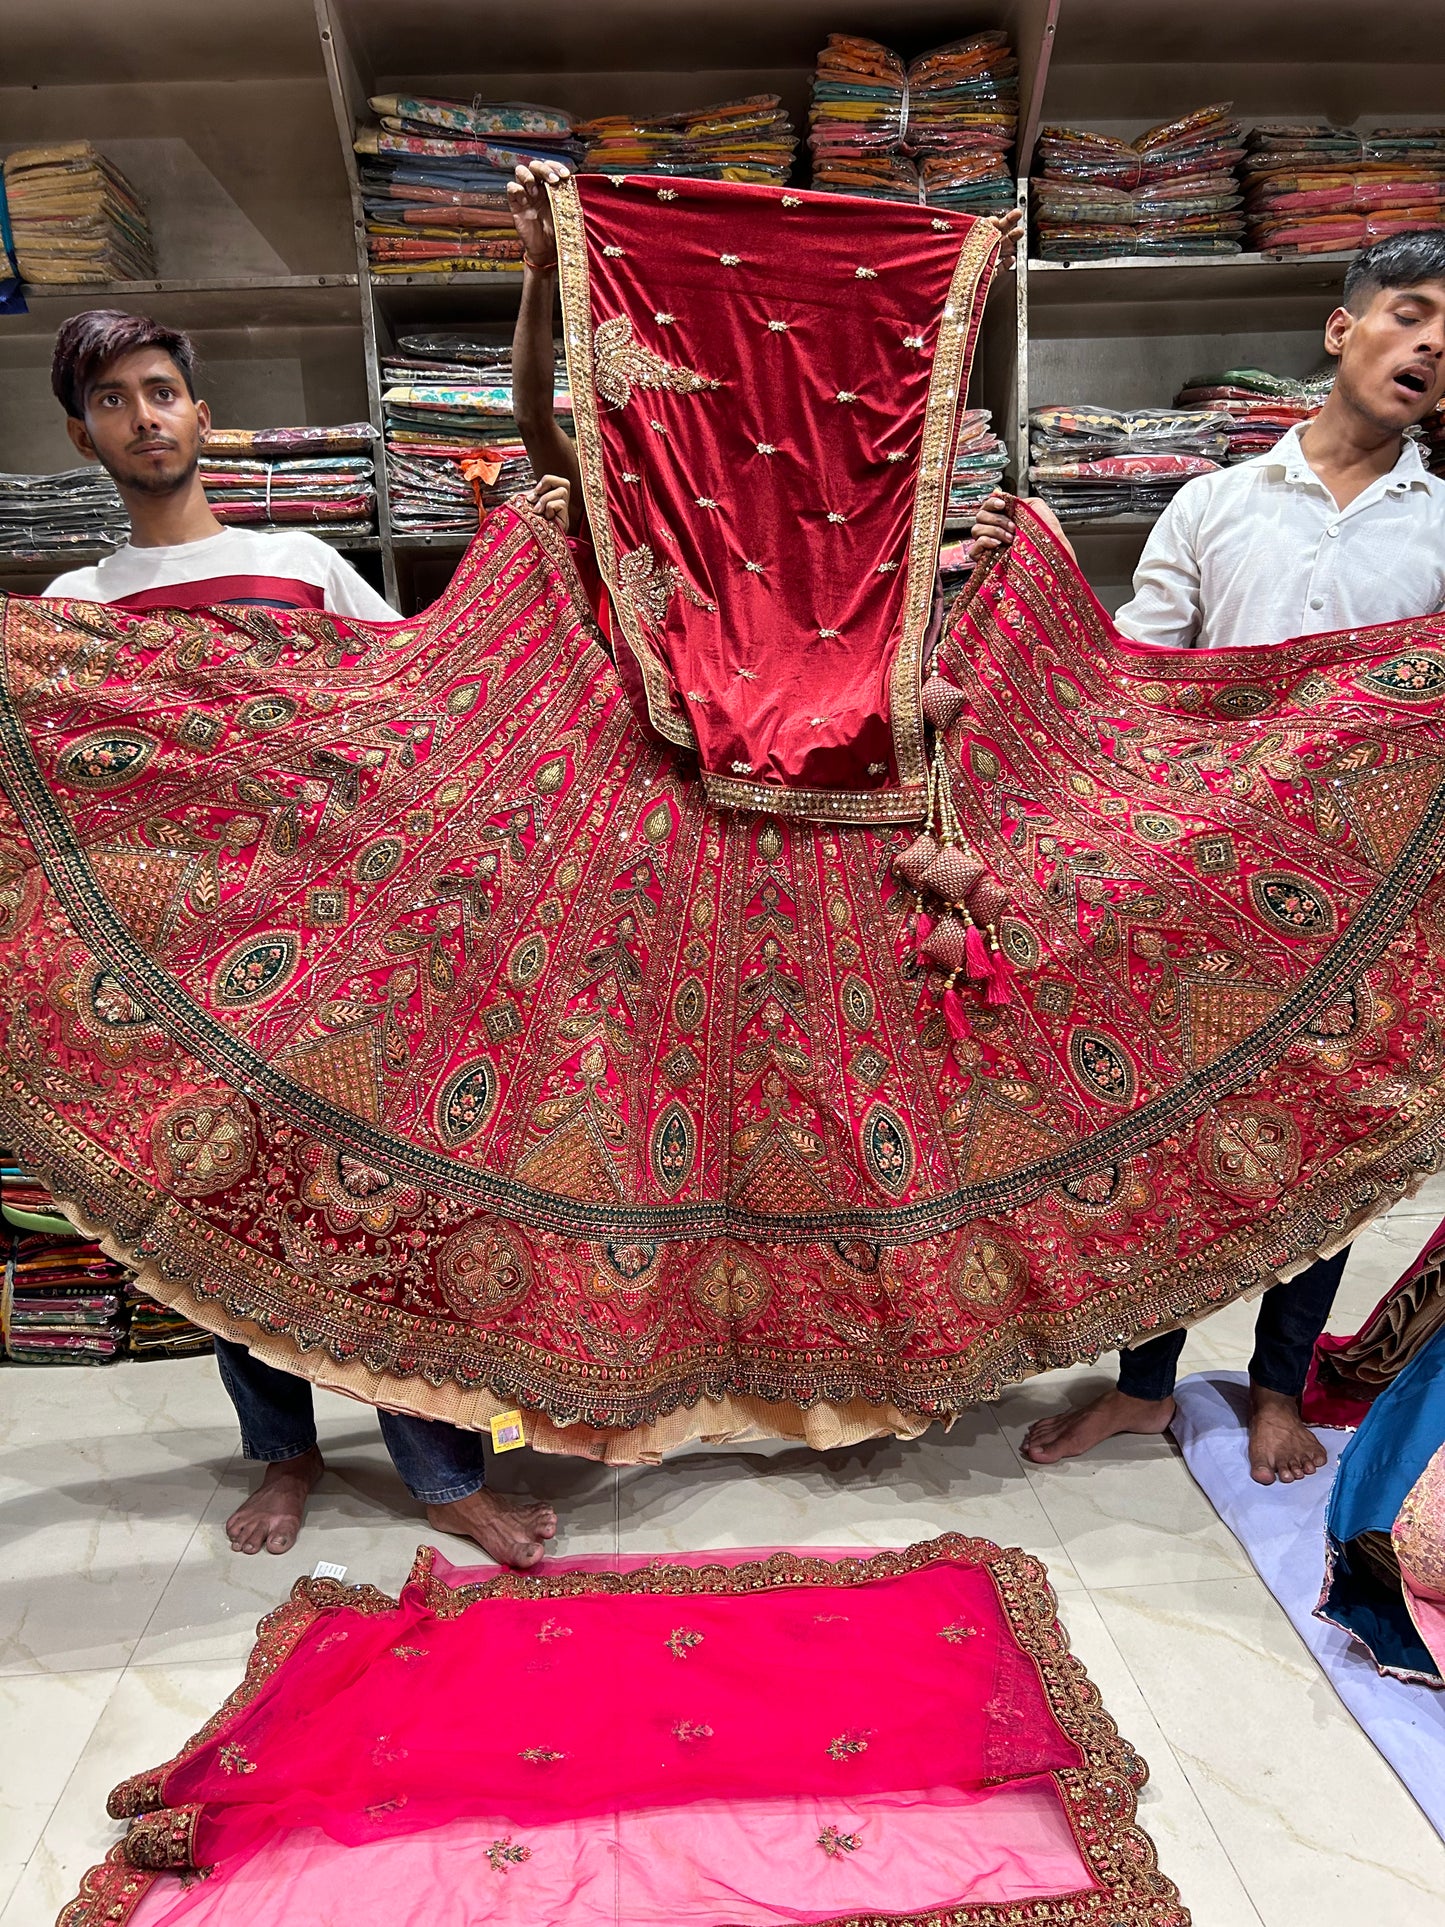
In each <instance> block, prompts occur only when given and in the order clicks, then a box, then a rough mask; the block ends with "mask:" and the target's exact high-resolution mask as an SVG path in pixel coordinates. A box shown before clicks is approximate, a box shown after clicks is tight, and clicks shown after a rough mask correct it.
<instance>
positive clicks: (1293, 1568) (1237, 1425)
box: [1170, 1372, 1445, 1839]
mask: <svg viewBox="0 0 1445 1927" xmlns="http://www.w3.org/2000/svg"><path fill="white" fill-rule="evenodd" d="M1248 1384H1249V1381H1248V1379H1247V1378H1246V1376H1245V1374H1244V1373H1243V1372H1197V1373H1195V1374H1194V1375H1193V1376H1192V1377H1190V1378H1186V1379H1183V1380H1181V1381H1180V1384H1179V1386H1178V1388H1177V1390H1176V1392H1175V1395H1174V1396H1175V1399H1176V1402H1177V1404H1178V1411H1177V1412H1176V1414H1175V1418H1174V1423H1173V1425H1172V1427H1171V1428H1170V1429H1171V1430H1172V1432H1173V1434H1174V1438H1175V1440H1176V1441H1177V1443H1178V1445H1179V1448H1180V1450H1181V1451H1182V1452H1183V1454H1184V1462H1185V1464H1186V1465H1187V1466H1188V1467H1189V1470H1190V1471H1191V1472H1192V1473H1193V1475H1194V1477H1195V1479H1196V1480H1197V1481H1198V1483H1199V1484H1200V1486H1202V1487H1203V1489H1204V1491H1205V1493H1206V1494H1207V1496H1208V1498H1209V1500H1210V1502H1211V1504H1212V1505H1213V1506H1214V1509H1215V1511H1216V1512H1217V1513H1218V1514H1219V1516H1220V1518H1221V1519H1223V1521H1224V1523H1225V1524H1226V1525H1227V1526H1228V1527H1229V1529H1230V1531H1231V1532H1232V1533H1233V1534H1234V1536H1235V1538H1236V1539H1238V1541H1239V1543H1240V1545H1241V1546H1243V1548H1244V1550H1245V1551H1246V1552H1247V1553H1248V1554H1249V1557H1250V1560H1251V1562H1252V1563H1253V1565H1254V1568H1255V1570H1256V1572H1258V1574H1259V1576H1260V1578H1261V1579H1262V1580H1263V1581H1264V1583H1265V1584H1266V1585H1267V1586H1268V1587H1269V1589H1270V1591H1271V1592H1272V1593H1273V1594H1274V1596H1275V1598H1276V1599H1277V1600H1278V1601H1279V1603H1280V1605H1281V1606H1283V1607H1284V1610H1285V1611H1286V1612H1287V1613H1288V1614H1289V1617H1290V1619H1291V1620H1292V1622H1293V1624H1294V1627H1295V1630H1296V1631H1297V1632H1298V1633H1299V1635H1300V1637H1301V1639H1303V1640H1304V1642H1305V1644H1306V1646H1308V1647H1309V1649H1310V1651H1311V1653H1313V1654H1314V1656H1315V1659H1316V1660H1317V1661H1318V1662H1319V1665H1320V1667H1321V1669H1322V1671H1323V1672H1324V1674H1325V1677H1326V1678H1327V1679H1328V1680H1329V1682H1330V1684H1331V1685H1332V1686H1333V1687H1334V1689H1335V1691H1336V1692H1337V1693H1338V1694H1339V1696H1340V1698H1341V1699H1342V1700H1343V1701H1344V1703H1345V1705H1346V1706H1347V1707H1348V1708H1349V1709H1350V1712H1351V1713H1352V1714H1353V1715H1354V1717H1355V1718H1356V1719H1357V1720H1358V1721H1359V1723H1360V1725H1361V1726H1362V1727H1363V1728H1364V1730H1365V1732H1366V1733H1367V1734H1368V1735H1369V1737H1370V1739H1371V1740H1372V1741H1373V1742H1374V1744H1375V1745H1376V1746H1377V1747H1378V1748H1379V1750H1380V1752H1381V1753H1383V1754H1384V1756H1385V1758H1386V1759H1387V1760H1388V1761H1389V1762H1390V1765H1391V1766H1392V1767H1393V1768H1394V1769H1395V1771H1396V1773H1398V1774H1399V1776H1400V1778H1401V1779H1402V1780H1403V1781H1404V1783H1405V1785H1406V1786H1407V1787H1408V1789H1409V1790H1410V1792H1411V1794H1412V1795H1413V1796H1414V1798H1415V1799H1416V1801H1417V1802H1418V1803H1419V1805H1420V1807H1421V1808H1422V1809H1423V1810H1424V1813H1425V1816H1426V1818H1427V1819H1428V1820H1429V1821H1430V1824H1431V1825H1432V1826H1433V1827H1434V1829H1435V1831H1436V1832H1437V1833H1438V1834H1439V1835H1440V1836H1441V1838H1442V1839H1445V1766H1442V1762H1445V1691H1437V1690H1436V1689H1435V1688H1433V1687H1429V1686H1411V1685H1407V1684H1406V1683H1405V1681H1403V1680H1398V1679H1389V1678H1386V1677H1385V1676H1384V1675H1382V1674H1380V1673H1379V1672H1377V1671H1376V1670H1375V1666H1374V1664H1373V1662H1372V1661H1371V1660H1370V1658H1369V1657H1368V1655H1367V1654H1366V1652H1365V1650H1364V1648H1363V1647H1362V1646H1359V1645H1357V1644H1356V1642H1355V1641H1354V1640H1352V1639H1350V1638H1349V1637H1348V1635H1347V1634H1345V1633H1342V1632H1341V1631H1340V1630H1339V1629H1338V1628H1337V1627H1335V1626H1327V1625H1326V1624H1325V1623H1324V1621H1323V1620H1320V1619H1316V1618H1315V1616H1314V1608H1315V1605H1316V1602H1317V1601H1318V1599H1319V1596H1320V1588H1321V1586H1322V1585H1323V1583H1324V1560H1325V1507H1326V1505H1327V1503H1328V1501H1329V1496H1330V1485H1331V1483H1332V1481H1333V1479H1334V1471H1335V1463H1336V1461H1337V1460H1338V1458H1339V1456H1340V1453H1341V1451H1342V1450H1343V1448H1344V1445H1345V1441H1346V1439H1347V1438H1348V1437H1349V1434H1348V1433H1347V1432H1333V1431H1328V1432H1327V1431H1321V1432H1319V1433H1318V1434H1317V1436H1318V1438H1319V1441H1320V1443H1321V1444H1322V1445H1323V1446H1324V1447H1325V1449H1326V1450H1327V1451H1328V1453H1329V1455H1330V1462H1329V1464H1328V1466H1326V1468H1325V1469H1324V1470H1323V1471H1322V1472H1317V1473H1316V1474H1315V1476H1314V1477H1313V1478H1312V1479H1301V1480H1300V1481H1299V1483H1298V1484H1297V1485H1272V1486H1264V1485H1256V1484H1255V1483H1254V1481H1253V1479H1251V1478H1250V1476H1249V1462H1248V1459H1247V1458H1246V1456H1245V1411H1246V1407H1247V1402H1248V1396H1249V1394H1248Z"/></svg>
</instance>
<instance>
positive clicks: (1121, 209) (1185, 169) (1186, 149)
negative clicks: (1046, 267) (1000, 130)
mask: <svg viewBox="0 0 1445 1927" xmlns="http://www.w3.org/2000/svg"><path fill="white" fill-rule="evenodd" d="M1242 132H1243V130H1242V129H1241V127H1240V124H1239V122H1238V121H1236V120H1234V119H1232V118H1231V111H1230V103H1229V102H1228V101H1223V102H1220V103H1218V104H1216V105H1214V106H1211V107H1201V108H1199V109H1198V110H1197V111H1196V112H1194V113H1192V114H1185V115H1183V116H1182V117H1181V118H1179V119H1178V120H1171V121H1164V122H1163V123H1161V125H1160V126H1158V127H1151V128H1150V129H1149V131H1148V132H1147V133H1144V134H1141V135H1140V136H1139V137H1138V139H1137V140H1132V141H1123V140H1118V139H1116V138H1115V137H1114V136H1112V135H1108V134H1096V133H1091V132H1089V131H1087V130H1086V129H1082V128H1076V127H1046V128H1044V129H1043V130H1042V132H1041V133H1040V135H1039V167H1038V178H1037V180H1036V182H1035V184H1034V209H1035V216H1036V226H1037V231H1038V247H1039V253H1040V254H1041V255H1042V256H1043V258H1044V259H1045V260H1047V261H1087V260H1093V259H1098V258H1101V257H1105V256H1108V255H1114V254H1237V253H1238V252H1239V249H1240V243H1241V238H1242V236H1243V234H1244V217H1243V215H1242V213H1241V212H1240V207H1241V197H1240V191H1239V181H1238V178H1237V176H1236V174H1235V167H1236V164H1237V163H1238V162H1239V160H1240V159H1241V158H1242V156H1243V153H1244V149H1243V147H1242V146H1241V145H1240V142H1241V138H1242Z"/></svg>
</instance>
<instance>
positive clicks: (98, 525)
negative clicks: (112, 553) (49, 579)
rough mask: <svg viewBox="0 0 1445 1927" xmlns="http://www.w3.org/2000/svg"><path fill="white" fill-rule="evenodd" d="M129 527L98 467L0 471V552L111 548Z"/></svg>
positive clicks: (22, 553) (111, 484) (112, 487)
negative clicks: (44, 471) (39, 472)
mask: <svg viewBox="0 0 1445 1927" xmlns="http://www.w3.org/2000/svg"><path fill="white" fill-rule="evenodd" d="M129 530H130V517H129V516H128V515H127V514H126V511H125V504H124V503H123V502H122V501H121V499H120V496H119V495H118V494H117V492H116V486H115V483H114V482H113V481H112V480H111V479H110V477H109V476H108V475H107V474H106V472H105V470H104V469H103V468H100V467H99V466H97V465H94V464H92V465H90V466H88V467H85V468H67V469H62V470H61V471H60V472H59V473H58V474H56V475H0V556H17V557H21V558H24V557H27V556H38V555H48V554H50V553H51V552H52V551H55V550H60V551H62V552H63V551H65V550H67V549H95V548H115V547H116V546H117V545H118V544H119V543H121V542H123V541H124V540H125V538H126V536H127V534H128V533H129Z"/></svg>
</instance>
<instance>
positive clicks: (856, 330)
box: [552, 175, 998, 823]
mask: <svg viewBox="0 0 1445 1927" xmlns="http://www.w3.org/2000/svg"><path fill="white" fill-rule="evenodd" d="M552 203H553V210H554V214H555V217H556V225H557V241H558V250H559V254H560V261H561V282H562V300H563V310H564V319H565V328H566V340H567V364H568V370H569V375H570V379H571V383H572V392H573V398H574V406H575V409H576V420H577V442H578V450H579V453H580V456H581V461H582V474H583V482H584V487H585V491H586V497H587V515H588V520H589V523H590V525H591V530H592V539H593V542H594V545H595V547H596V552H597V558H598V562H599V565H600V567H601V571H602V574H603V577H604V579H605V581H606V584H607V588H608V591H609V593H610V596H611V600H612V604H613V607H614V609H615V610H616V612H617V617H618V627H619V629H620V632H621V633H620V635H619V636H618V637H617V643H618V647H619V649H621V650H625V651H627V652H628V653H630V655H631V656H632V658H633V659H634V660H635V662H636V664H637V666H638V669H639V670H640V672H641V678H642V683H643V687H644V691H645V696H646V702H647V710H648V715H649V717H650V720H651V722H652V724H653V726H654V727H655V728H656V729H657V731H658V733H659V734H660V735H661V736H662V737H663V738H664V739H665V740H667V741H668V742H672V743H677V744H680V745H685V746H688V747H695V748H696V750H697V753H698V761H699V764H700V767H701V771H702V778H703V783H704V785H705V787H706V790H707V793H708V795H709V797H710V798H711V799H712V800H713V801H714V802H715V803H721V804H727V805H731V806H733V807H735V808H745V809H765V810H769V811H771V812H772V813H774V814H775V815H779V816H808V817H815V818H820V819H822V820H825V821H826V820H830V819H831V820H836V821H841V822H849V823H888V822H908V821H915V822H916V821H918V820H919V819H920V818H921V817H922V816H923V814H924V809H925V804H926V799H927V769H926V760H925V755H924V741H923V717H922V713H921V710H920V706H919V704H920V697H919V692H920V687H921V683H922V668H923V663H922V657H923V643H924V637H925V634H926V632H927V628H928V620H929V612H930V607H931V604H932V598H933V590H934V581H935V577H936V574H937V567H938V543H939V537H940V533H941V531H942V527H943V514H944V510H945V508H946V506H947V500H948V479H949V473H950V464H951V460H952V454H953V444H954V438H955V434H956V431H957V418H958V411H959V409H960V408H961V406H962V405H963V398H964V392H965V389H966V387H967V384H968V372H969V366H970V363H971V362H972V359H973V348H974V342H975V339H976V336H977V332H978V324H979V317H980V315H981V313H982V310H983V303H984V298H985V296H986V294H987V292H988V284H989V278H990V275H991V272H992V267H993V262H994V259H995V257H996V254H997V251H998V239H997V235H996V234H995V232H994V230H993V229H992V228H991V227H989V226H987V225H986V224H984V223H981V222H976V221H972V220H970V219H969V218H968V217H967V216H966V215H948V216H941V215H939V214H938V213H937V212H936V211H935V212H932V213H930V211H929V210H927V209H925V208H907V207H904V208H899V207H897V206H894V205H890V204H886V203H882V202H872V201H866V200H857V199H849V198H847V197H844V196H839V195H830V194H793V193H782V192H779V191H777V190H775V189H772V188H761V187H732V186H724V185H722V184H719V183H715V182H708V181H691V180H679V181H676V182H672V183H664V184H659V183H658V182H657V181H656V180H655V179H652V178H646V179H635V180H622V179H618V178H614V177H612V176H608V175H584V176H581V177H576V178H573V179H570V180H568V181H567V182H566V183H565V184H564V185H563V186H562V187H561V188H558V189H554V190H553V194H552Z"/></svg>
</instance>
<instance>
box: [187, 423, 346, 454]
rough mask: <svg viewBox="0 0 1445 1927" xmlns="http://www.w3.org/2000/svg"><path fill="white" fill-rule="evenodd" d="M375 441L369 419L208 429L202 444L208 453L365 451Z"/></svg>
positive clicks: (344, 452)
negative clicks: (331, 423) (333, 423)
mask: <svg viewBox="0 0 1445 1927" xmlns="http://www.w3.org/2000/svg"><path fill="white" fill-rule="evenodd" d="M375 440H376V430H375V429H374V428H373V427H372V425H371V423H370V422H342V423H339V424H337V425H336V426H335V427H311V426H309V425H307V426H301V427H297V428H208V429H207V430H206V434H205V438H204V440H203V442H202V444H201V446H202V447H203V449H204V450H205V452H206V453H207V454H208V455H349V454H367V453H369V452H370V450H371V445H372V443H373V442H374V441H375Z"/></svg>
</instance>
